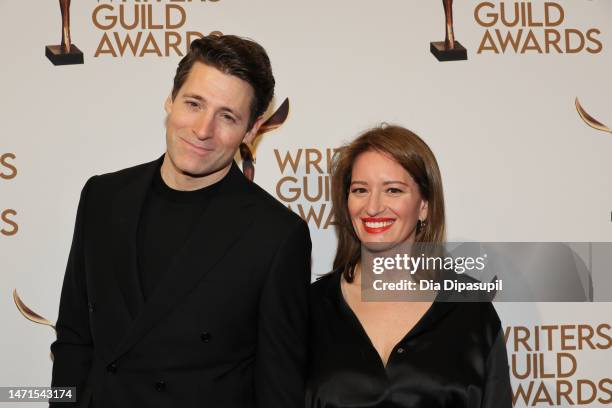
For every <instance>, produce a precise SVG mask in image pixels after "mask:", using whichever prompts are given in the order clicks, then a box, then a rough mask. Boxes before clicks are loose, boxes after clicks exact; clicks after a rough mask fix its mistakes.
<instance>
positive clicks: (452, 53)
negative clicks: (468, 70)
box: [429, 0, 468, 61]
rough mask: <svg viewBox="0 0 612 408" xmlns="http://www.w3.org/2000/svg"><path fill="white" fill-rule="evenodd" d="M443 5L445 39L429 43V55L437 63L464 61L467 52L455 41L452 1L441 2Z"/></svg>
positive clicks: (444, 0)
mask: <svg viewBox="0 0 612 408" xmlns="http://www.w3.org/2000/svg"><path fill="white" fill-rule="evenodd" d="M442 3H443V5H444V16H445V17H446V38H445V40H444V41H436V42H431V43H429V49H430V51H431V53H432V54H433V55H434V56H435V57H436V58H437V59H438V61H460V60H466V59H468V58H467V50H466V49H465V47H464V46H463V45H461V44H459V41H457V40H455V32H454V29H453V0H442Z"/></svg>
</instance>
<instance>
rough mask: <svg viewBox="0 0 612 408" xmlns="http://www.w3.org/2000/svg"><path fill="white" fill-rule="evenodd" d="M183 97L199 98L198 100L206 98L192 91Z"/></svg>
mask: <svg viewBox="0 0 612 408" xmlns="http://www.w3.org/2000/svg"><path fill="white" fill-rule="evenodd" d="M183 98H191V99H197V100H198V101H203V100H204V98H202V97H201V96H200V95H198V94H191V93H189V94H185V95H183Z"/></svg>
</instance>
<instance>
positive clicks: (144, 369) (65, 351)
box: [51, 159, 311, 408]
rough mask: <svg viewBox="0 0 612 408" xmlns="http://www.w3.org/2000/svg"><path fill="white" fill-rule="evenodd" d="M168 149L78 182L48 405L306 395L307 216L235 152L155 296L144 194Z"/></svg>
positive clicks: (262, 402) (297, 400) (286, 401)
mask: <svg viewBox="0 0 612 408" xmlns="http://www.w3.org/2000/svg"><path fill="white" fill-rule="evenodd" d="M160 162H161V159H160V160H157V161H155V162H151V163H147V164H144V165H140V166H136V167H133V168H130V169H125V170H122V171H119V172H116V173H112V174H106V175H102V176H96V177H92V178H91V179H90V180H89V181H88V182H87V184H86V185H85V187H84V188H83V192H82V194H81V200H80V203H79V209H78V211H77V219H76V226H75V231H74V238H73V242H72V247H71V250H70V256H69V258H68V266H67V268H66V275H65V277H64V284H63V287H62V295H61V300H60V310H59V316H58V320H57V324H56V331H57V341H55V342H54V343H53V345H52V346H51V350H52V352H53V356H54V361H53V378H52V385H53V386H77V398H78V401H77V403H75V404H65V403H52V404H51V407H54V408H55V407H57V408H67V407H71V406H79V407H92V406H93V407H96V408H115V407H126V408H128V407H129V408H134V407H168V408H175V407H181V408H187V407H201V406H208V407H219V408H232V407H240V408H243V407H264V408H276V407H278V408H288V407H303V405H304V383H305V378H304V377H305V371H306V341H307V340H308V333H307V324H308V315H307V313H308V305H307V301H308V287H309V283H310V248H311V243H310V237H309V233H308V226H307V225H306V223H305V222H304V221H303V220H302V219H300V218H299V217H298V216H297V215H296V214H294V213H293V212H291V211H290V210H288V209H287V208H286V207H284V206H283V205H282V204H280V203H279V202H278V201H277V200H276V199H274V198H273V197H272V196H270V195H269V194H268V193H266V192H265V191H264V190H262V189H261V188H259V187H258V186H257V185H256V184H254V183H251V182H250V181H248V180H247V179H246V178H245V177H244V175H243V174H242V173H241V172H240V170H239V169H238V167H237V166H236V164H235V163H233V164H232V167H231V169H230V171H229V173H228V174H227V176H226V177H225V179H224V181H223V184H222V185H220V186H219V191H217V192H216V193H215V194H214V196H213V197H211V199H210V202H209V204H208V206H207V208H206V210H205V211H204V213H203V214H202V216H201V218H200V219H199V220H198V221H197V222H196V223H195V225H194V226H193V231H192V232H191V234H190V236H189V237H188V238H187V239H186V241H185V243H184V244H183V245H182V247H181V248H180V250H179V251H178V253H177V254H176V256H175V257H174V259H173V261H172V262H171V264H170V266H169V268H168V270H167V271H166V272H164V273H163V275H162V276H160V280H159V282H158V283H157V284H156V285H155V289H153V291H152V293H151V295H150V297H149V298H148V300H147V302H146V303H145V302H144V299H143V297H142V292H141V290H140V283H139V282H138V280H139V279H138V265H137V236H138V231H137V229H138V221H139V219H140V212H141V209H142V205H143V202H144V200H145V197H146V194H147V191H148V190H149V187H150V185H151V182H152V179H153V175H154V172H155V171H156V170H157V169H158V168H159V165H160Z"/></svg>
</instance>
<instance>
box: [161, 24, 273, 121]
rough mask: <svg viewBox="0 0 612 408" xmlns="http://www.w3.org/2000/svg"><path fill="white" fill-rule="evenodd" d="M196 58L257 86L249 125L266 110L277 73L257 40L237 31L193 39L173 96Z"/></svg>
mask: <svg viewBox="0 0 612 408" xmlns="http://www.w3.org/2000/svg"><path fill="white" fill-rule="evenodd" d="M195 62H201V63H204V64H206V65H209V66H211V67H213V68H216V69H218V70H219V71H221V72H223V73H224V74H227V75H232V76H235V77H238V78H240V79H242V80H243V81H245V82H247V83H248V84H249V85H251V87H252V88H253V93H254V97H253V100H252V101H251V110H250V115H249V123H248V127H247V128H248V129H251V127H252V126H253V124H254V123H255V120H256V119H257V118H258V117H259V116H261V115H263V114H264V112H265V111H266V109H268V105H270V101H271V100H272V97H273V96H274V84H275V81H274V76H273V75H272V67H271V66H270V59H269V58H268V54H267V53H266V51H265V50H264V49H263V47H262V46H261V45H259V44H257V43H256V42H255V41H252V40H249V39H246V38H241V37H238V36H235V35H214V34H211V35H209V36H206V37H203V38H199V39H196V40H194V41H192V43H191V45H190V47H189V52H188V53H187V55H185V57H183V59H182V60H181V62H179V65H178V67H177V69H176V75H175V76H174V85H173V87H172V100H174V98H176V95H177V94H178V91H179V89H181V86H183V83H184V82H185V80H186V79H187V75H189V72H190V71H191V67H192V66H193V64H194V63H195Z"/></svg>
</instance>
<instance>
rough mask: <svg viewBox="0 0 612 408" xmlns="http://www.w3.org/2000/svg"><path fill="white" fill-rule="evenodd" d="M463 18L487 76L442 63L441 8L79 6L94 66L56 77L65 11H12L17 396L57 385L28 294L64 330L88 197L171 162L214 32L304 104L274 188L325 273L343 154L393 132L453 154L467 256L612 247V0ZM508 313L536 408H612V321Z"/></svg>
mask: <svg viewBox="0 0 612 408" xmlns="http://www.w3.org/2000/svg"><path fill="white" fill-rule="evenodd" d="M454 3H455V4H454V28H455V35H456V39H457V40H458V41H459V42H460V43H461V44H462V45H463V46H464V47H465V48H466V49H467V57H468V58H467V60H462V61H446V62H439V61H438V60H437V59H436V58H435V57H434V55H433V54H432V53H431V52H430V42H432V41H440V40H443V39H444V27H445V19H444V10H443V5H442V2H441V1H417V0H408V1H406V0H389V1H366V0H359V1H349V0H335V1H331V2H311V1H281V0H261V1H252V0H214V1H213V0H206V1H205V0H201V1H199V0H198V1H195V0H194V1H179V0H165V1H146V0H143V1H138V0H125V1H109V0H97V1H96V0H75V1H73V2H72V4H71V7H70V27H71V34H72V42H73V43H74V44H76V45H77V46H78V48H79V49H80V50H81V51H82V52H83V55H84V63H83V64H73V65H64V66H55V65H53V64H52V63H51V62H50V60H49V59H48V58H47V57H46V56H45V46H47V45H57V44H59V43H60V41H61V26H62V19H61V15H60V7H59V5H58V2H57V1H53V0H44V1H42V0H36V1H34V0H30V1H8V0H0V19H1V24H0V38H2V51H1V53H2V59H1V60H2V75H0V89H1V92H0V100H1V107H2V109H1V112H2V113H1V122H0V123H1V125H2V129H1V136H0V265H1V268H0V270H1V273H2V279H1V285H0V293H2V294H3V295H2V297H0V298H1V299H2V303H0V316H1V317H2V326H3V327H2V333H3V334H2V336H0V356H1V358H2V360H1V366H2V370H0V385H4V386H9V385H31V386H40V385H47V384H48V383H49V381H50V369H51V359H50V355H49V345H50V343H51V342H52V341H53V339H54V332H53V330H52V329H50V328H49V327H45V326H41V325H35V324H34V323H32V322H30V321H27V320H26V319H24V318H23V317H22V316H21V315H20V314H19V312H18V310H17V308H16V307H15V304H14V302H13V297H12V291H13V289H14V288H16V289H17V291H18V292H19V295H20V296H21V298H22V299H23V300H24V302H25V303H26V304H27V305H28V306H29V307H31V308H32V309H33V310H35V311H36V312H38V313H39V314H40V315H42V316H44V317H46V318H47V319H49V320H50V321H55V319H56V317H57V309H58V302H59V294H60V288H61V283H62V277H63V273H64V267H65V262H66V259H67V255H68V249H69V245H70V240H71V235H72V228H73V224H74V217H75V211H76V206H77V202H78V197H79V192H80V190H81V188H82V186H83V184H84V182H85V180H87V178H89V177H90V176H91V175H94V174H101V173H105V172H109V171H113V170H117V169H120V168H124V167H128V166H132V165H135V164H138V163H142V162H145V161H150V160H152V159H154V158H156V157H158V156H159V155H160V154H161V153H162V152H163V150H164V110H163V102H164V99H165V98H166V96H167V95H168V94H169V92H170V90H171V85H172V78H173V75H174V71H175V69H176V65H177V63H178V61H179V60H180V58H181V56H182V55H183V54H184V52H185V50H186V48H187V46H188V44H189V41H190V40H192V39H194V38H196V37H198V36H201V35H206V34H209V33H211V32H213V31H220V32H223V33H231V34H237V35H241V36H246V37H250V38H253V39H255V40H256V41H258V42H260V43H261V44H262V45H263V46H264V47H265V48H266V49H267V51H268V53H269V55H270V58H271V60H272V65H273V69H274V73H275V76H276V80H277V88H276V98H275V101H274V106H273V107H272V108H271V109H272V110H273V109H275V108H276V107H278V106H279V105H280V104H281V103H282V102H283V101H284V100H285V99H289V103H290V113H289V116H288V118H287V120H286V122H285V123H284V124H283V125H282V126H281V127H280V128H278V129H276V130H274V131H273V132H270V133H267V134H265V135H264V136H262V138H261V142H260V143H259V145H258V147H257V153H256V154H257V156H256V159H257V161H256V165H255V169H256V171H255V182H256V183H258V184H260V185H261V186H262V187H264V188H265V189H266V190H267V191H269V192H270V193H271V194H273V195H274V196H276V197H277V198H278V199H279V200H280V201H282V202H283V203H285V204H286V205H287V206H290V208H291V209H292V210H293V211H295V212H296V213H298V214H300V215H301V216H302V217H303V218H305V219H307V220H308V224H309V226H310V231H311V235H312V238H313V262H314V264H313V276H314V275H316V274H321V273H324V272H326V271H328V270H329V269H330V266H331V261H332V258H333V253H334V249H335V236H334V232H333V226H331V225H330V224H331V221H332V219H331V217H330V214H331V204H330V194H329V193H330V189H329V176H328V170H329V162H330V160H331V157H332V155H333V151H334V148H336V147H338V146H340V145H341V144H342V143H343V142H346V141H348V140H351V139H352V138H353V137H355V136H356V135H357V134H358V133H359V132H361V131H362V130H364V129H366V128H368V127H371V126H373V125H376V124H378V123H380V122H389V123H397V124H401V125H403V126H406V127H408V128H410V129H412V130H413V131H414V132H416V133H417V134H419V135H420V136H421V137H422V138H423V139H425V141H426V142H427V143H428V144H429V145H430V146H431V148H432V150H433V151H434V153H435V154H436V156H437V159H438V161H439V164H440V166H441V171H442V175H443V179H444V189H445V196H446V200H447V214H448V224H449V239H450V240H454V241H468V240H469V241H553V242H577V241H607V242H609V241H612V218H611V217H612V180H611V179H610V176H611V174H612V160H610V158H611V157H612V132H611V131H609V130H606V128H605V125H603V124H606V123H607V124H612V2H611V1H609V0H571V1H570V0H564V1H562V0H558V1H550V2H545V1H540V0H532V1H520V2H510V1H504V2H500V1H498V0H493V1H482V2H481V1H477V0H457V1H455V2H454ZM576 98H578V99H579V101H580V103H581V104H582V106H583V108H584V109H585V111H586V114H583V116H584V118H585V119H586V120H583V118H581V116H580V115H579V113H578V110H577V107H576ZM587 115H589V116H590V117H591V119H588V118H589V116H587ZM586 122H590V124H591V125H592V126H588V124H587V123H586ZM598 122H599V123H600V124H598ZM593 126H594V127H593ZM596 128H599V129H596ZM605 266H606V267H607V268H608V271H609V269H610V268H609V267H610V265H605ZM595 285H597V282H595ZM594 290H595V293H597V290H598V288H597V286H595V288H594ZM496 307H497V309H498V311H499V313H500V315H501V317H502V320H503V325H504V327H505V329H506V334H507V346H508V353H509V357H510V363H511V370H512V378H513V386H514V392H515V400H516V402H515V405H516V406H517V407H526V406H536V407H549V406H563V407H566V406H567V407H569V406H589V407H599V406H608V405H612V374H611V373H612V370H611V369H610V366H611V363H612V349H611V347H612V328H611V324H612V303H520V304H519V303H499V304H497V306H496ZM25 405H26V404H22V405H20V406H25ZM33 406H38V405H37V404H34V405H33Z"/></svg>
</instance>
